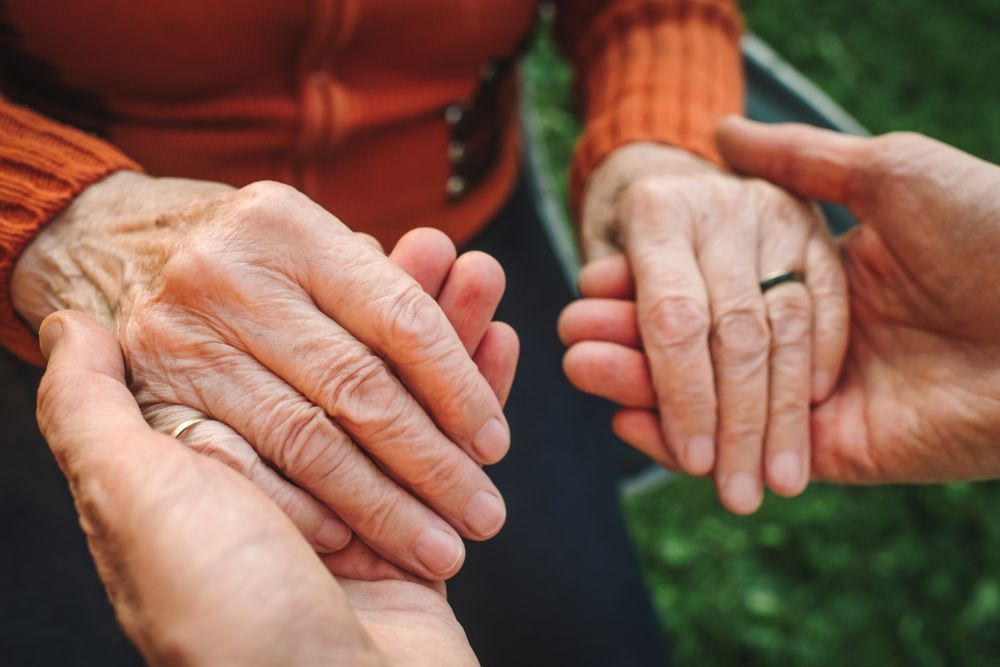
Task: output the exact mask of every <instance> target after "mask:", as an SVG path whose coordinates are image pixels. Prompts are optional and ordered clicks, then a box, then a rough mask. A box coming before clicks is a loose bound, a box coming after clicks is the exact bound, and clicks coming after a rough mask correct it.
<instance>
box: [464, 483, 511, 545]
mask: <svg viewBox="0 0 1000 667" xmlns="http://www.w3.org/2000/svg"><path fill="white" fill-rule="evenodd" d="M506 518H507V510H506V509H505V508H504V504H503V501H502V500H500V499H499V498H498V497H497V496H496V495H494V494H492V493H490V492H489V491H480V492H479V493H477V494H476V495H474V496H472V500H470V501H469V505H468V507H466V508H465V523H466V525H467V526H468V527H469V528H470V529H471V530H472V532H474V533H475V534H476V535H479V536H482V537H491V536H492V535H493V534H494V533H496V532H497V531H498V530H500V528H501V526H503V522H504V520H505V519H506Z"/></svg>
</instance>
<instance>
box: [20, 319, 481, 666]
mask: <svg viewBox="0 0 1000 667" xmlns="http://www.w3.org/2000/svg"><path fill="white" fill-rule="evenodd" d="M41 341H42V346H43V350H45V351H46V353H47V355H48V356H49V365H48V368H47V370H46V374H45V377H44V379H43V380H42V384H41V386H40V389H39V406H38V418H39V424H40V426H41V429H42V432H43V434H44V435H45V437H46V439H47V441H48V443H49V445H50V447H51V448H52V451H53V453H54V454H55V456H56V458H57V460H58V461H59V464H60V466H61V467H62V469H63V471H64V473H65V474H66V476H67V478H68V480H69V482H70V487H71V489H72V491H73V496H74V499H75V501H76V505H77V509H78V511H79V513H80V520H81V525H82V526H83V529H84V531H85V532H86V534H87V538H88V541H89V544H90V548H91V552H92V553H93V555H94V558H95V561H96V563H97V567H98V571H99V573H100V576H101V579H102V580H103V582H104V583H105V585H106V586H107V588H108V592H109V594H110V598H111V601H112V603H113V605H114V607H115V611H116V613H117V615H118V618H119V620H120V622H121V623H122V626H123V627H124V629H125V631H126V632H127V633H128V635H129V637H130V638H131V639H132V640H133V641H134V642H135V644H136V645H137V647H138V648H139V650H140V651H141V652H142V654H143V656H144V657H145V659H146V660H147V662H148V663H149V664H151V665H164V666H166V665H191V666H198V665H205V666H208V665H212V666H218V665H232V666H234V667H235V666H236V665H276V666H277V665H359V666H360V665H373V666H374V665H383V666H388V665H398V666H423V665H426V666H427V667H452V666H454V667H458V666H466V665H476V664H478V662H477V660H476V657H475V655H474V654H473V653H472V650H471V648H470V647H469V644H468V641H467V640H466V638H465V633H464V632H463V630H462V628H461V626H460V625H459V624H458V622H457V621H456V620H455V616H454V614H453V613H452V611H451V609H450V608H449V606H448V604H447V602H446V601H445V599H444V597H443V596H442V593H441V586H440V585H439V586H437V589H435V587H432V586H429V585H421V584H418V583H412V582H406V581H375V582H364V581H352V580H340V581H338V580H336V579H335V578H334V577H332V576H331V575H330V574H329V572H328V571H327V570H326V569H325V568H324V566H323V564H322V563H321V561H320V560H319V558H318V557H317V555H316V553H315V551H314V550H313V548H312V546H311V545H310V544H309V543H308V542H307V541H306V540H305V539H304V538H303V537H302V535H301V533H300V532H299V531H298V529H297V528H296V527H295V526H294V525H293V524H292V523H291V522H290V520H289V519H288V518H287V517H286V516H285V515H284V514H283V513H282V512H281V511H280V510H279V509H278V508H277V506H275V505H274V503H273V502H271V501H270V499H268V498H267V497H266V496H265V495H263V493H262V492H261V491H260V490H259V489H257V488H255V487H254V486H253V485H252V484H250V483H249V482H248V481H247V480H246V479H245V478H243V477H242V476H240V475H239V474H237V473H236V472H234V471H233V470H232V469H230V468H227V467H226V466H224V465H222V464H220V463H219V462H218V461H216V460H213V459H212V458H210V457H205V456H199V455H197V454H195V453H194V452H192V451H191V450H190V449H189V448H187V447H185V446H183V445H182V444H180V443H178V442H176V441H174V440H171V439H170V438H168V437H167V436H165V435H162V434H160V433H156V432H155V431H153V430H151V429H150V428H149V426H148V425H147V424H146V422H145V421H144V419H143V416H142V413H141V411H140V409H139V407H138V406H137V405H136V403H135V400H134V398H133V397H132V394H131V393H130V392H129V390H128V388H127V386H126V384H125V366H124V363H123V359H122V355H121V353H120V351H119V348H118V345H117V344H116V341H115V340H114V338H113V337H112V336H111V334H109V333H108V331H107V330H105V329H104V328H102V327H100V326H99V325H97V324H96V323H94V322H93V321H92V320H91V319H90V318H88V317H87V316H85V315H83V314H82V313H77V312H60V313H58V314H56V315H53V316H52V317H50V318H49V319H47V320H46V322H45V323H44V325H43V328H42V331H41Z"/></svg>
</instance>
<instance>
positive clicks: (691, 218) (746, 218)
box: [561, 144, 848, 514]
mask: <svg viewBox="0 0 1000 667" xmlns="http://www.w3.org/2000/svg"><path fill="white" fill-rule="evenodd" d="M582 236H583V246H584V251H585V254H586V255H587V258H588V260H589V263H588V265H587V266H586V267H585V268H584V272H583V274H582V275H583V277H582V279H581V283H580V287H581V291H582V294H583V296H584V297H589V298H588V300H586V301H584V302H583V303H582V304H580V305H578V306H576V307H575V308H573V309H571V310H570V311H568V313H567V315H566V317H570V318H572V317H584V318H590V317H592V316H596V317H605V318H609V317H610V318H613V317H615V315H616V314H623V312H624V310H626V309H627V308H628V306H626V305H625V304H623V303H622V302H621V301H620V300H618V296H617V295H615V294H602V293H600V292H599V291H594V290H592V289H591V284H590V281H588V280H587V279H586V278H587V276H588V275H589V274H590V273H591V272H592V271H595V270H596V271H598V272H600V267H601V266H602V265H603V263H604V262H607V261H611V262H614V261H620V260H614V259H613V258H614V257H615V256H616V255H617V254H618V253H622V254H624V256H625V257H626V258H627V262H628V264H629V266H630V267H631V270H632V274H633V276H634V282H635V294H634V303H635V308H636V310H635V312H634V316H635V318H636V319H637V321H638V326H639V333H640V335H641V338H642V341H643V342H644V344H645V349H646V351H647V360H648V363H649V368H650V370H651V373H652V379H653V387H654V389H655V397H656V401H655V402H656V405H657V407H658V412H659V415H660V417H661V422H660V431H661V434H662V437H663V439H664V441H665V443H666V447H667V449H668V451H669V452H670V455H671V457H672V458H673V460H674V461H676V462H677V464H678V466H679V467H680V468H681V469H682V470H684V471H685V472H687V473H690V474H694V475H705V474H712V475H713V476H714V478H715V481H716V485H717V487H718V491H719V496H720V498H721V500H722V502H723V504H724V505H725V506H726V507H727V508H729V509H730V510H731V511H733V512H737V513H741V514H745V513H749V512H752V511H754V510H755V509H756V508H757V507H758V506H759V505H760V503H761V500H762V498H763V488H764V484H765V482H766V483H767V484H768V485H769V486H770V488H771V489H772V490H773V491H775V492H777V493H780V494H782V495H786V496H793V495H796V494H798V493H800V492H801V491H802V490H803V489H804V488H805V486H806V484H807V483H808V468H809V452H810V449H809V406H810V399H813V400H822V399H823V398H825V397H826V396H827V395H828V394H829V392H830V389H831V388H832V386H833V381H834V379H835V378H836V376H837V374H838V373H839V370H840V364H841V362H842V359H843V354H844V349H845V348H846V345H847V319H848V316H847V299H846V286H845V283H844V277H843V272H842V271H841V268H840V265H839V263H838V262H837V259H836V251H835V247H834V244H833V242H832V239H831V238H830V236H829V234H828V233H827V231H826V227H825V226H824V224H823V221H822V219H821V217H820V216H819V215H818V213H817V211H816V209H815V208H814V207H813V206H810V205H807V204H806V203H804V202H802V201H801V200H799V199H798V198H796V197H794V196H792V195H790V194H788V193H787V192H786V191H784V190H783V189H781V188H778V187H775V186H773V185H771V184H769V183H765V182H762V181H760V180H753V179H746V178H742V177H739V176H737V175H734V174H732V173H726V172H723V171H722V170H720V169H718V168H716V167H715V166H713V165H711V164H709V163H708V162H705V161H703V160H700V159H698V158H696V157H694V156H692V155H690V154H687V153H684V152H681V151H678V150H676V149H673V148H669V147H666V146H659V145H653V144H633V145H629V146H626V147H624V148H621V149H619V150H617V151H616V152H614V153H612V155H611V156H610V157H609V158H607V159H606V160H605V161H604V163H602V165H601V167H600V168H599V169H598V170H597V171H596V172H595V174H594V175H593V177H592V178H591V181H590V183H589V186H588V189H587V194H586V198H585V201H584V205H583V219H582ZM783 270H798V271H803V272H804V273H805V276H806V281H805V283H804V284H803V283H786V284H784V285H782V286H780V287H778V288H775V289H773V290H770V291H768V292H767V293H766V294H762V293H761V289H760V286H759V283H760V281H761V279H762V278H763V277H765V276H767V275H769V274H771V273H773V272H776V271H783ZM630 296H633V295H631V294H630ZM602 310H603V311H605V312H604V313H603V315H602V314H601V313H600V312H599V311H602ZM587 311H591V312H590V313H589V314H588V312H587ZM572 330H573V324H572V321H569V322H565V321H564V323H563V325H562V327H561V332H562V334H563V339H564V342H566V343H567V344H572V343H577V342H580V341H579V340H577V339H575V338H573V337H572V336H569V337H567V332H570V331H572ZM605 351H607V348H604V349H602V348H600V347H594V346H588V345H577V346H574V348H573V349H572V350H571V352H570V355H569V356H568V357H567V364H566V370H567V372H568V374H569V377H570V380H571V381H572V382H573V383H574V384H576V385H577V386H579V387H581V388H582V389H584V390H585V391H594V392H595V393H600V386H601V385H604V384H605V382H604V381H603V379H597V378H595V377H594V376H593V375H592V374H591V373H589V372H588V371H586V370H585V369H586V368H587V367H589V366H592V365H593V364H599V363H601V355H602V354H604V352H605ZM591 380H593V381H591ZM762 396H764V397H767V398H768V400H761V397H762Z"/></svg>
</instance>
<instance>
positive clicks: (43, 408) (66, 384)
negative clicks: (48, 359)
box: [36, 370, 86, 437]
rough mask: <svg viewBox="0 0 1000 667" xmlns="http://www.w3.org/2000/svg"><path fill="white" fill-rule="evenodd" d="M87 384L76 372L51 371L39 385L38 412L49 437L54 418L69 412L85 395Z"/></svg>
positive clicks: (43, 430) (41, 424)
mask: <svg viewBox="0 0 1000 667" xmlns="http://www.w3.org/2000/svg"><path fill="white" fill-rule="evenodd" d="M85 390H86V383H85V381H84V379H83V378H82V377H81V376H80V375H79V374H78V373H76V372H74V371H70V370H49V371H47V372H46V373H45V375H44V376H43V377H42V381H41V382H40V383H39V385H38V403H37V405H36V412H37V415H38V423H39V425H40V426H41V427H42V432H43V433H45V435H46V436H47V437H48V436H49V433H47V431H48V430H49V427H50V425H51V424H52V422H53V419H52V418H53V416H55V415H59V414H60V413H64V412H68V411H70V410H71V409H72V407H73V405H74V404H75V403H76V401H77V400H78V399H76V398H74V397H79V396H83V395H84V393H83V392H84V391H85Z"/></svg>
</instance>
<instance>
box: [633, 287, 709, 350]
mask: <svg viewBox="0 0 1000 667" xmlns="http://www.w3.org/2000/svg"><path fill="white" fill-rule="evenodd" d="M640 317H641V320H642V321H641V322H640V324H641V325H642V326H641V329H642V332H643V335H644V336H646V337H648V338H649V339H650V342H651V343H652V344H654V345H656V346H658V347H661V348H665V349H688V348H691V347H693V346H696V345H700V344H702V343H704V342H705V340H706V339H707V337H708V332H709V328H710V326H711V318H710V316H709V313H708V308H706V307H705V305H704V304H702V303H701V302H700V301H699V300H698V299H696V298H694V297H691V296H689V295H686V294H668V295H665V296H662V297H660V298H659V299H658V300H657V301H655V302H653V303H652V304H650V306H649V307H648V308H645V309H642V311H641V315H640Z"/></svg>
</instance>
